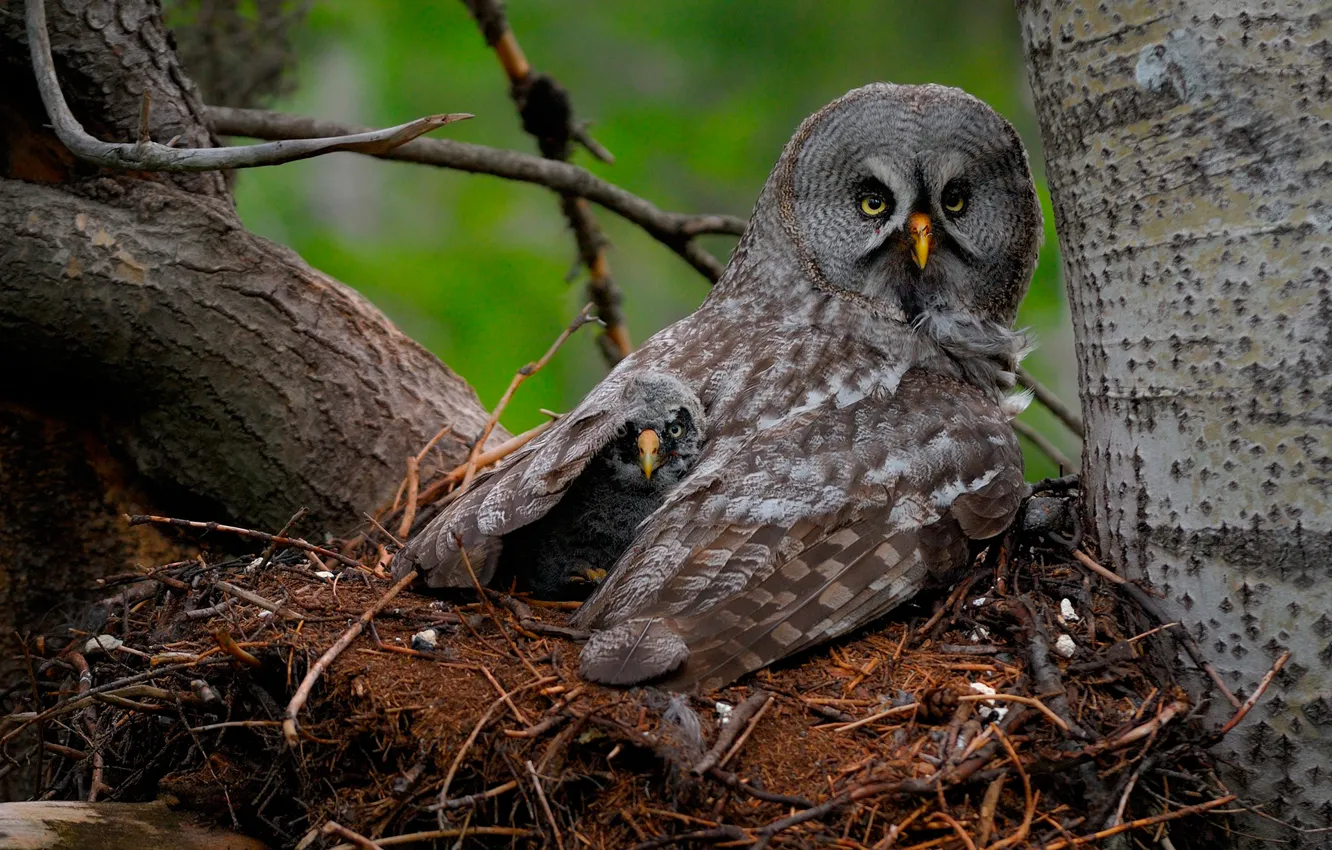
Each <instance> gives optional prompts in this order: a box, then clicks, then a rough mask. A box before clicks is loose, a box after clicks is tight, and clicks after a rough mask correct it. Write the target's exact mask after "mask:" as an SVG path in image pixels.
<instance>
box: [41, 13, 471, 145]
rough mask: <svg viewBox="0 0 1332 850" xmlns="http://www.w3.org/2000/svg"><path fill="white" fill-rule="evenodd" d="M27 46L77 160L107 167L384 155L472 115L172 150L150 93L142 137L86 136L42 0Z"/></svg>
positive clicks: (55, 122) (54, 119) (59, 132)
mask: <svg viewBox="0 0 1332 850" xmlns="http://www.w3.org/2000/svg"><path fill="white" fill-rule="evenodd" d="M27 27H28V44H29V45H30V49H31V51H32V70H33V74H34V76H36V78H37V88H38V90H39V91H40V92H41V96H42V103H43V104H44V105H45V106H46V114H47V117H49V118H50V120H51V126H52V127H53V128H54V129H55V133H56V136H58V137H59V138H60V141H61V142H63V143H64V145H65V147H67V148H69V150H70V152H71V153H73V154H74V155H75V156H77V157H78V158H79V159H83V160H87V161H88V162H92V163H95V164H97V165H100V166H104V167H107V168H122V169H129V170H132V171H217V170H219V169H224V168H254V167H257V166H262V165H279V164H281V163H284V162H292V161H293V160H297V159H307V158H309V157H312V156H319V155H321V154H326V153H333V152H334V151H352V152H354V153H366V154H382V153H387V152H388V151H391V150H393V149H394V148H396V147H398V146H399V145H402V144H405V143H406V142H409V141H411V140H412V139H415V138H416V137H417V136H420V135H421V134H422V133H428V132H430V131H431V130H434V129H436V128H438V127H443V126H444V125H445V124H451V123H453V122H454V121H461V120H463V119H466V118H471V117H472V116H471V115H468V114H466V113H454V114H449V115H429V116H426V117H425V118H418V119H417V120H415V121H412V122H410V123H407V124H401V125H399V126H397V127H389V128H388V129H386V130H375V131H370V132H362V133H354V134H341V135H338V136H336V137H333V138H320V139H302V140H299V141H280V142H271V143H268V144H262V145H250V146H247V147H235V148H173V147H168V146H167V145H162V144H158V143H156V142H153V141H151V140H150V139H149V138H148V134H147V126H148V115H147V110H148V97H147V93H146V92H145V97H144V114H143V117H142V119H141V121H140V130H139V140H138V141H137V142H135V143H133V144H117V143H113V142H103V141H101V140H99V139H96V138H94V137H93V136H91V135H89V134H88V131H86V130H84V129H83V125H82V124H80V123H79V122H78V119H76V118H75V117H74V114H73V113H72V112H70V109H69V104H68V103H66V102H65V94H64V92H63V91H61V89H60V80H59V79H57V77H56V72H55V62H54V61H53V60H52V58H51V38H50V35H49V34H48V33H47V30H46V7H45V4H44V2H43V0H27Z"/></svg>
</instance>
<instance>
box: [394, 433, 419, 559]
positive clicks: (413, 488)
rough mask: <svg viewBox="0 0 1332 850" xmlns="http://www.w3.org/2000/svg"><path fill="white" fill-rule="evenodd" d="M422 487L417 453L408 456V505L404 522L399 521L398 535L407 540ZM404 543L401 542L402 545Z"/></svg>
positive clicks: (403, 512) (405, 509) (403, 511)
mask: <svg viewBox="0 0 1332 850" xmlns="http://www.w3.org/2000/svg"><path fill="white" fill-rule="evenodd" d="M419 489H421V462H420V460H418V459H417V457H416V455H408V456H407V506H406V507H404V508H403V509H402V522H400V523H398V537H399V538H401V539H403V540H406V539H407V535H409V534H411V533H412V522H413V521H414V520H415V519H416V498H417V495H418V494H417V490H419ZM401 545H402V544H399V547H401Z"/></svg>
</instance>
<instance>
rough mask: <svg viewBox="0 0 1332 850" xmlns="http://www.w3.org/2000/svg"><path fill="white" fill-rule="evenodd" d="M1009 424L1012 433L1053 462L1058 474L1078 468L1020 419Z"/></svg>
mask: <svg viewBox="0 0 1332 850" xmlns="http://www.w3.org/2000/svg"><path fill="white" fill-rule="evenodd" d="M1009 424H1011V425H1012V426H1013V430H1014V431H1016V432H1018V434H1019V435H1021V436H1023V437H1026V438H1027V439H1028V440H1030V441H1031V444H1032V445H1033V446H1035V447H1036V448H1037V449H1038V450H1039V451H1040V452H1041V453H1042V454H1044V455H1045V456H1046V457H1048V458H1049V459H1050V460H1052V461H1054V462H1055V466H1058V467H1059V470H1060V472H1062V471H1064V470H1065V469H1077V468H1078V465H1077V464H1076V463H1074V462H1073V461H1071V460H1069V457H1068V455H1066V454H1064V453H1063V451H1061V450H1060V448H1059V447H1058V446H1056V445H1055V444H1054V443H1052V442H1050V441H1049V440H1048V439H1047V438H1046V436H1045V435H1044V434H1042V433H1041V432H1040V431H1037V430H1036V429H1035V428H1033V427H1031V426H1030V425H1028V424H1027V423H1026V422H1023V421H1022V420H1021V419H1014V420H1013V421H1012V422H1011V423H1009Z"/></svg>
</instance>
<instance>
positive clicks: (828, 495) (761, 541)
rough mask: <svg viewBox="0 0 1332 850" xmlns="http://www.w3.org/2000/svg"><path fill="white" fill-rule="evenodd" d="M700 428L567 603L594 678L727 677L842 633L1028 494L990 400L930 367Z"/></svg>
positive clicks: (900, 596) (954, 564)
mask: <svg viewBox="0 0 1332 850" xmlns="http://www.w3.org/2000/svg"><path fill="white" fill-rule="evenodd" d="M710 439H711V440H713V443H712V445H713V446H714V448H720V449H721V450H720V451H714V452H711V453H710V454H708V455H706V456H705V457H704V459H703V461H702V462H701V463H700V465H699V467H698V468H697V469H696V470H695V472H694V474H692V475H691V476H690V477H689V478H688V479H687V480H686V482H685V483H684V484H683V485H682V486H681V488H679V489H678V490H677V491H675V492H674V493H673V494H672V495H671V496H670V497H669V498H668V499H667V502H666V503H665V504H664V505H663V506H662V507H661V508H660V509H659V510H658V511H657V512H656V513H654V514H653V515H652V517H650V518H649V520H648V521H647V523H646V524H645V525H644V527H643V528H642V530H641V531H640V532H639V537H638V539H637V540H636V541H635V545H634V547H633V549H631V550H630V551H629V552H628V553H626V554H625V556H624V558H622V559H621V561H620V563H619V564H618V565H617V566H616V568H615V570H613V571H612V574H611V576H610V578H609V579H607V581H606V582H605V584H603V585H602V587H601V588H599V589H598V591H597V593H596V594H595V595H594V596H593V597H592V599H590V600H589V601H588V602H587V603H585V604H584V606H583V608H582V609H581V610H580V611H579V613H578V615H577V616H576V618H575V620H576V621H577V622H578V623H580V624H581V625H585V626H588V627H591V628H593V629H594V630H597V631H594V634H593V637H592V639H591V640H589V642H588V643H587V645H586V646H585V647H584V649H583V654H582V667H583V672H584V675H585V676H587V677H588V678H590V679H593V680H595V681H601V682H606V683H609V684H631V683H634V682H639V681H644V680H647V679H650V678H655V677H657V676H661V675H663V674H666V673H671V674H672V675H671V677H670V678H669V679H668V680H667V683H666V684H667V685H668V686H670V687H673V688H685V687H689V686H691V685H694V684H702V685H704V686H707V687H713V686H719V685H722V684H725V683H726V682H729V681H731V680H733V679H735V678H737V677H739V676H741V675H743V674H745V673H747V672H749V671H752V670H755V669H758V668H759V667H762V666H764V665H765V664H769V663H771V662H773V661H776V660H778V659H780V658H783V657H785V656H788V655H791V654H793V653H795V652H799V651H800V650H802V649H805V648H808V647H810V646H812V645H814V644H816V643H819V642H821V641H824V640H828V639H830V638H833V637H836V636H838V635H841V634H845V633H846V632H848V631H851V630H853V629H855V628H857V627H859V626H861V625H864V624H865V623H868V622H870V621H871V620H873V619H875V618H876V617H879V616H880V615H882V614H884V613H886V612H887V611H888V610H890V609H891V608H893V607H895V606H896V605H898V604H900V603H901V602H903V601H905V600H906V599H908V598H910V597H911V596H913V595H914V594H915V593H917V592H918V591H919V590H921V589H922V588H923V587H925V586H926V585H927V584H929V583H931V581H934V582H941V581H944V580H946V579H947V578H948V577H950V576H951V574H953V573H954V572H955V571H956V570H957V569H958V568H960V567H962V566H964V565H965V564H966V562H967V558H968V554H969V546H968V543H969V541H971V540H981V539H985V538H988V537H992V536H994V535H996V534H999V533H1000V532H1002V531H1003V530H1004V529H1005V528H1006V527H1007V526H1008V524H1009V522H1011V520H1012V518H1013V517H1014V516H1015V514H1016V512H1017V509H1018V506H1019V504H1020V502H1021V500H1022V498H1023V496H1024V495H1025V493H1026V490H1027V487H1026V484H1025V482H1024V481H1023V478H1022V457H1021V453H1020V450H1019V448H1018V445H1017V441H1016V439H1015V437H1014V436H1013V432H1012V428H1011V426H1010V425H1009V424H1008V421H1007V417H1006V416H1005V415H1004V414H1003V412H1002V411H1001V410H1000V408H999V406H998V405H996V404H995V403H994V402H993V401H991V400H990V399H988V398H986V397H985V396H983V395H982V394H981V393H980V392H979V391H977V390H976V389H975V388H973V387H971V386H970V385H968V384H964V383H962V382H960V381H956V380H953V379H951V378H945V377H942V376H938V375H933V374H930V373H925V372H918V371H912V372H908V373H907V375H905V376H904V377H903V378H902V381H901V383H900V384H899V386H898V388H897V391H896V393H894V394H893V395H892V396H890V397H887V398H883V397H877V396H870V397H866V398H864V399H861V400H859V401H857V402H855V403H853V404H849V405H847V406H844V407H837V406H835V405H834V404H832V403H829V404H828V405H825V406H824V407H821V408H818V409H816V410H811V411H805V412H802V413H799V414H797V415H795V416H792V417H790V418H788V419H787V420H785V421H783V422H781V423H779V424H775V425H771V426H770V427H768V428H766V429H758V430H754V431H753V432H752V433H750V434H749V435H748V436H746V437H744V438H743V439H730V440H727V439H726V438H725V436H724V435H711V436H710Z"/></svg>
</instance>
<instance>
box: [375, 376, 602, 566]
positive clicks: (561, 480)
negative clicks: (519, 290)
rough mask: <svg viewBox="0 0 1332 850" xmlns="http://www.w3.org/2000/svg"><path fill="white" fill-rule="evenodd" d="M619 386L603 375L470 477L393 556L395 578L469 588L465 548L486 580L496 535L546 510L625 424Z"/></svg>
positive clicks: (492, 563)
mask: <svg viewBox="0 0 1332 850" xmlns="http://www.w3.org/2000/svg"><path fill="white" fill-rule="evenodd" d="M621 374H622V373H621ZM623 387H624V381H623V380H620V379H618V376H616V375H612V376H609V377H608V378H607V379H606V380H605V381H603V382H602V383H601V384H600V385H599V386H598V387H596V388H595V389H594V390H593V391H592V392H591V393H590V394H588V396H587V397H586V398H585V399H583V401H582V403H580V404H579V405H578V407H576V408H574V410H572V411H571V412H570V413H569V414H567V415H566V416H564V417H563V418H561V419H560V421H559V422H557V423H555V424H554V425H553V426H551V428H550V429H549V430H547V431H546V432H545V433H543V434H542V435H540V436H539V437H537V438H536V439H534V440H533V441H532V442H530V443H528V444H527V445H526V446H523V447H522V448H521V449H519V450H518V451H516V452H515V453H514V454H512V455H510V456H509V457H508V458H506V459H505V460H504V462H503V463H501V464H500V465H499V466H498V467H496V468H494V469H492V470H489V471H487V472H486V473H484V474H483V475H479V476H477V478H475V479H474V480H473V482H472V486H471V487H470V488H469V489H468V491H467V492H466V493H464V494H463V495H462V496H460V497H459V498H458V499H457V500H456V501H455V502H454V503H453V504H451V505H449V506H448V507H447V508H445V509H444V510H443V511H442V512H441V513H440V515H439V516H437V517H435V519H434V520H432V521H431V522H430V524H429V525H427V526H426V527H425V529H424V530H422V531H421V533H420V534H418V535H416V536H415V537H413V538H412V539H411V540H410V541H409V542H408V543H407V546H406V547H404V548H403V549H402V551H400V552H399V553H398V554H397V555H396V556H395V557H394V559H393V575H394V577H395V578H400V577H402V576H404V575H406V574H407V572H408V571H410V570H412V569H416V570H418V571H419V572H420V574H421V576H422V579H423V580H424V581H425V583H426V584H427V585H429V586H430V587H471V586H472V578H471V576H470V575H469V574H468V572H467V567H466V565H465V564H464V563H463V556H462V552H466V553H467V560H468V562H469V563H470V564H471V567H472V569H473V570H474V571H475V572H476V575H477V579H478V580H479V581H480V582H481V583H482V584H485V583H486V582H487V581H489V580H490V579H491V578H492V577H493V575H494V572H495V568H496V567H497V566H498V561H499V549H500V547H499V538H500V537H501V536H503V535H505V534H508V533H509V532H510V531H513V530H514V529H516V528H521V527H522V526H524V525H527V524H528V523H531V522H534V521H536V520H538V519H540V518H541V517H542V516H544V515H545V514H546V512H547V511H549V510H550V509H551V508H553V507H554V506H555V505H556V504H557V503H558V502H559V501H560V499H561V498H562V497H563V496H564V494H565V492H566V491H567V490H568V488H569V486H570V485H572V484H573V482H574V481H575V480H576V479H577V478H578V476H579V475H581V474H582V472H583V469H584V468H586V466H587V464H588V462H589V461H590V460H592V458H593V457H594V456H595V455H596V453H597V452H599V451H600V450H601V449H602V448H603V447H604V446H605V445H606V444H607V443H609V442H610V441H611V439H612V438H613V437H614V436H615V432H616V429H617V428H619V427H620V425H622V424H623V423H624V415H623V413H622V412H621V409H622V405H621V394H622V390H623ZM458 538H461V540H462V548H461V550H460V549H459V546H458Z"/></svg>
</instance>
